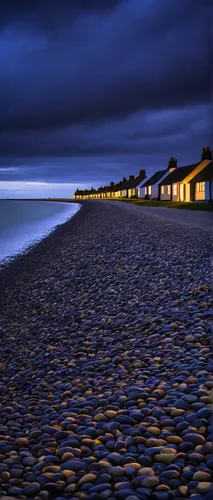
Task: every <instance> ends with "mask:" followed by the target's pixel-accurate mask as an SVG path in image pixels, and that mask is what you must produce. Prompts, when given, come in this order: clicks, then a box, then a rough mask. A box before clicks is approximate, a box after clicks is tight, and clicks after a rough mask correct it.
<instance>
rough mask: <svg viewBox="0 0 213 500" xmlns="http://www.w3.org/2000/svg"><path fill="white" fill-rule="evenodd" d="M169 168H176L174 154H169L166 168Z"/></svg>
mask: <svg viewBox="0 0 213 500" xmlns="http://www.w3.org/2000/svg"><path fill="white" fill-rule="evenodd" d="M170 168H173V169H174V168H177V158H174V156H170V159H169V163H168V170H170Z"/></svg>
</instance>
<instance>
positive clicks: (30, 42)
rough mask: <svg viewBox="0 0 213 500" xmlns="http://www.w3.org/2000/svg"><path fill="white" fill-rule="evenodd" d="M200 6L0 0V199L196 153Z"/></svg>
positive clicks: (202, 132)
mask: <svg viewBox="0 0 213 500" xmlns="http://www.w3.org/2000/svg"><path fill="white" fill-rule="evenodd" d="M211 3H212V2H211V0H173V1H171V0H37V1H34V0H32V1H28V0H1V6H0V67H1V78H0V183H1V184H0V196H3V197H4V196H7V195H8V196H10V195H12V194H13V195H14V196H16V195H17V196H23V195H25V194H26V193H29V194H30V195H33V194H36V195H40V194H41V195H44V194H46V195H50V196H51V195H59V196H62V195H65V196H67V195H70V194H72V192H73V190H74V189H75V187H76V185H81V186H82V187H86V186H90V185H93V186H94V187H95V186H99V185H100V184H104V183H108V182H109V181H110V180H119V179H120V178H122V177H123V176H124V175H129V174H136V173H137V172H138V170H139V169H140V168H145V169H146V172H147V175H150V174H152V173H153V172H154V171H155V170H157V169H159V168H164V167H165V166H166V165H167V162H168V158H169V157H170V156H175V157H177V159H178V164H179V165H181V164H184V163H189V162H193V161H198V160H199V159H200V155H201V150H202V147H204V146H207V145H208V146H212V142H211V141H212V138H211V133H212V118H213V114H212V113H211V92H212V89H211V86H212V71H213V67H212V61H211V51H210V29H211V25H210V15H211V12H210V10H211ZM212 19H213V17H212ZM29 183H30V184H29Z"/></svg>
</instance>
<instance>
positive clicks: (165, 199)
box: [160, 184, 172, 201]
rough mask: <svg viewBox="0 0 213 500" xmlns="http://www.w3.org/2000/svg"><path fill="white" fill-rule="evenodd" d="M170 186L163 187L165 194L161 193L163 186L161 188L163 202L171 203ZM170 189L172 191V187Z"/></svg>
mask: <svg viewBox="0 0 213 500" xmlns="http://www.w3.org/2000/svg"><path fill="white" fill-rule="evenodd" d="M168 186H170V184H169V185H167V186H163V187H164V192H163V193H162V192H161V187H162V186H160V200H161V201H171V193H169V192H168ZM170 189H172V186H171V187H170Z"/></svg>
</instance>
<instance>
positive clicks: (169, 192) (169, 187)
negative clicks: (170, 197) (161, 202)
mask: <svg viewBox="0 0 213 500" xmlns="http://www.w3.org/2000/svg"><path fill="white" fill-rule="evenodd" d="M167 191H168V194H171V186H167Z"/></svg>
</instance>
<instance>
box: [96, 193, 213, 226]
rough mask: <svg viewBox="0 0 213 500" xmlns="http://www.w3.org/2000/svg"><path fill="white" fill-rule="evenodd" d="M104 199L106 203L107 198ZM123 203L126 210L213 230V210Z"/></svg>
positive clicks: (114, 203) (109, 201) (116, 202)
mask: <svg viewBox="0 0 213 500" xmlns="http://www.w3.org/2000/svg"><path fill="white" fill-rule="evenodd" d="M103 201H104V203H105V200H103ZM103 201H102V203H103ZM106 203H112V204H113V205H118V203H119V204H120V203H121V202H120V201H111V200H107V201H106ZM123 205H124V207H125V209H126V210H129V211H132V212H135V213H138V214H141V215H143V216H144V215H148V216H152V217H155V218H157V219H160V220H166V221H170V222H177V223H178V224H184V225H185V226H190V227H196V228H199V229H204V230H207V231H211V232H212V231H213V212H205V211H199V210H185V209H183V208H181V209H174V208H168V207H163V206H158V207H147V206H143V205H140V206H138V205H132V204H131V205H130V204H129V203H123Z"/></svg>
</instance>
